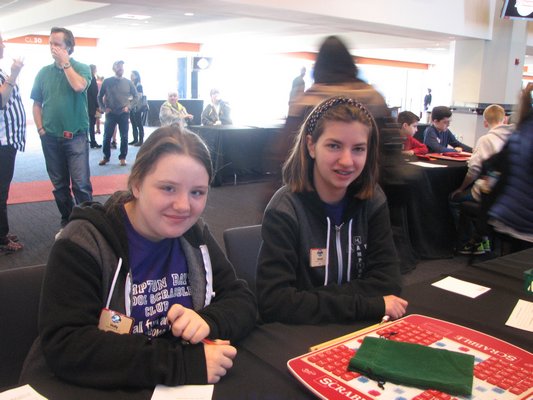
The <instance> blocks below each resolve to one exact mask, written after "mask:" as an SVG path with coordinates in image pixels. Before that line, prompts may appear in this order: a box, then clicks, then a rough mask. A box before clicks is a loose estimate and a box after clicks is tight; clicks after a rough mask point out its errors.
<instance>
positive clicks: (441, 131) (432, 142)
mask: <svg viewBox="0 0 533 400" xmlns="http://www.w3.org/2000/svg"><path fill="white" fill-rule="evenodd" d="M451 117H452V110H450V109H449V108H448V107H446V106H438V107H435V108H433V110H432V111H431V125H430V126H428V127H427V128H426V130H425V132H424V144H425V145H426V146H427V147H428V149H429V151H430V152H431V153H449V152H456V151H457V152H461V151H467V152H469V153H471V152H472V147H470V146H467V145H466V144H464V143H461V142H460V141H459V140H457V138H456V137H455V135H454V134H453V133H452V132H451V131H450V130H449V129H448V127H449V126H450V122H451ZM448 146H452V147H451V148H450V147H448Z"/></svg>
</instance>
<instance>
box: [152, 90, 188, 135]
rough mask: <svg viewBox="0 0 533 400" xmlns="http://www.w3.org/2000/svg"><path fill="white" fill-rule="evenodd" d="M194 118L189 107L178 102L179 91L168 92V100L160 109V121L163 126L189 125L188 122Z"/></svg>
mask: <svg viewBox="0 0 533 400" xmlns="http://www.w3.org/2000/svg"><path fill="white" fill-rule="evenodd" d="M193 118H194V115H192V114H189V113H188V112H187V109H186V108H185V107H184V106H183V105H182V104H180V103H179V102H178V92H176V91H175V90H171V91H170V92H168V100H167V101H165V102H164V103H163V104H162V105H161V108H160V109H159V121H160V122H161V126H169V125H174V124H177V125H180V126H187V124H188V122H189V121H190V120H192V119H193Z"/></svg>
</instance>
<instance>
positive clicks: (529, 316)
mask: <svg viewBox="0 0 533 400" xmlns="http://www.w3.org/2000/svg"><path fill="white" fill-rule="evenodd" d="M505 325H507V326H512V327H513V328H518V329H523V330H525V331H529V332H533V303H532V302H531V301H525V300H518V302H517V303H516V306H514V309H513V312H512V313H511V315H510V316H509V319H508V320H507V322H506V323H505Z"/></svg>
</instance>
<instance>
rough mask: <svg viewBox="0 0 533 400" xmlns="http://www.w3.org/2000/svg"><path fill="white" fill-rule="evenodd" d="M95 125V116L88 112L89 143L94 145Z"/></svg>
mask: <svg viewBox="0 0 533 400" xmlns="http://www.w3.org/2000/svg"><path fill="white" fill-rule="evenodd" d="M95 125H96V116H95V115H94V114H93V115H91V113H89V138H90V141H91V142H90V145H91V146H94V145H96V144H98V143H96V138H95V136H94V126H95Z"/></svg>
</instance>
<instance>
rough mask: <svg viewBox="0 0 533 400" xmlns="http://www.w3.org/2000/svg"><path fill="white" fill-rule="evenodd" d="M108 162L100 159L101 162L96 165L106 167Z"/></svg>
mask: <svg viewBox="0 0 533 400" xmlns="http://www.w3.org/2000/svg"><path fill="white" fill-rule="evenodd" d="M108 162H109V160H106V159H105V158H102V160H101V161H100V162H99V163H98V165H106V164H107V163H108Z"/></svg>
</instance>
